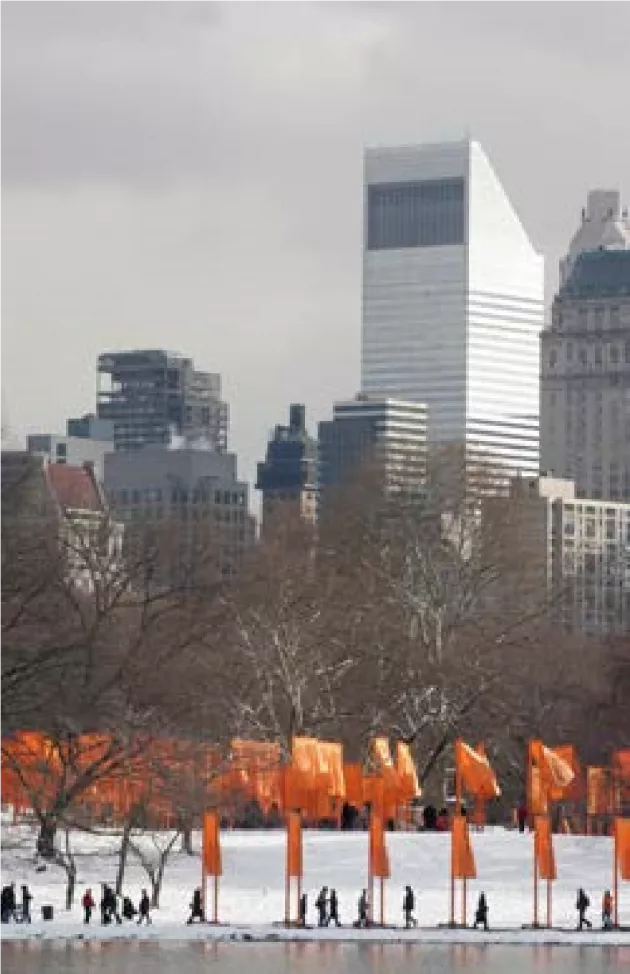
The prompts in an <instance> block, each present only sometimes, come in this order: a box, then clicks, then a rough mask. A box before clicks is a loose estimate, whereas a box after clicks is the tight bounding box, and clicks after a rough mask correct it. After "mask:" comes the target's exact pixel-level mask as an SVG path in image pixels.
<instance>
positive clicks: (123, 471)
mask: <svg viewBox="0 0 630 974" xmlns="http://www.w3.org/2000/svg"><path fill="white" fill-rule="evenodd" d="M105 490H106V493H107V497H108V499H109V502H110V504H111V507H112V509H113V510H115V512H116V517H117V518H118V519H119V520H120V521H122V523H123V524H124V525H125V528H126V540H127V544H128V550H131V549H132V548H133V549H134V551H135V552H136V555H137V552H138V551H139V550H140V548H139V546H141V545H143V544H144V543H145V541H146V539H147V538H159V539H160V545H161V547H162V548H163V550H164V564H162V565H161V567H160V572H161V577H160V582H161V583H163V584H180V583H182V584H183V581H184V580H185V579H186V578H187V577H190V576H191V574H192V573H194V572H195V571H197V570H203V569H205V568H206V567H208V568H210V567H211V568H212V570H216V572H217V573H218V574H220V576H221V577H222V578H224V579H230V578H233V577H234V576H235V575H236V574H237V573H238V570H239V568H240V567H241V565H242V562H243V559H244V558H245V555H246V554H247V552H248V551H249V549H250V548H251V546H252V544H253V543H254V540H255V521H254V519H253V517H252V516H251V514H250V512H249V486H248V484H246V483H244V482H242V481H239V480H238V478H237V470H236V457H235V456H234V454H231V453H215V452H212V451H209V450H194V449H190V448H184V449H173V450H168V449H164V448H163V447H160V446H147V447H145V448H144V450H143V451H142V462H139V457H138V455H137V454H136V453H133V452H130V451H126V450H119V451H117V452H115V453H109V454H108V455H107V456H106V458H105Z"/></svg>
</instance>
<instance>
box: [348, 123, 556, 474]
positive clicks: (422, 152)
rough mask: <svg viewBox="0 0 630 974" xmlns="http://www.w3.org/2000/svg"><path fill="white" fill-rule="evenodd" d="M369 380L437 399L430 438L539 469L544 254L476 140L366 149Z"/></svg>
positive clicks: (394, 392)
mask: <svg viewBox="0 0 630 974" xmlns="http://www.w3.org/2000/svg"><path fill="white" fill-rule="evenodd" d="M364 193H365V195H364V245H363V334H362V354H361V371H362V379H361V387H362V391H363V392H364V393H366V394H367V395H369V396H380V397H392V398H394V399H399V400H407V401H408V400H416V401H420V402H424V403H426V405H427V407H428V434H429V441H430V442H433V443H453V442H455V443H459V444H461V445H465V446H466V447H467V450H468V452H469V454H474V455H476V454H479V455H480V456H481V457H485V458H487V459H488V460H489V461H491V462H492V464H493V465H495V464H497V463H499V464H501V465H502V466H504V467H505V468H506V470H507V471H510V472H521V473H523V474H536V473H537V472H538V466H539V441H538V410H539V378H538V372H539V365H538V363H539V336H540V331H541V329H542V326H543V320H544V280H543V277H544V267H543V258H542V257H541V256H540V255H539V254H537V253H536V251H535V250H534V247H533V246H532V244H531V242H530V240H529V238H528V236H527V234H526V232H525V230H524V229H523V226H522V225H521V222H520V220H519V218H518V216H517V215H516V213H515V211H514V208H513V207H512V204H511V203H510V200H509V199H508V197H507V195H506V193H505V191H504V189H503V187H502V186H501V184H500V182H499V180H498V178H497V176H496V175H495V173H494V171H493V169H492V167H491V165H490V163H489V161H488V159H487V158H486V156H485V154H484V152H483V150H482V149H481V147H480V146H479V145H478V144H477V143H476V142H471V141H468V140H465V141H462V142H453V143H444V144H438V145H421V146H408V147H402V148H374V149H368V150H367V151H366V154H365V187H364Z"/></svg>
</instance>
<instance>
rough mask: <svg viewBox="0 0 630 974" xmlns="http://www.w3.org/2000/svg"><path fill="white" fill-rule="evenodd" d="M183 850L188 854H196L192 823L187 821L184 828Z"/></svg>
mask: <svg viewBox="0 0 630 974" xmlns="http://www.w3.org/2000/svg"><path fill="white" fill-rule="evenodd" d="M182 852H185V853H187V855H189V856H192V855H194V852H193V847H192V825H190V824H189V823H187V824H186V825H184V826H183V829H182Z"/></svg>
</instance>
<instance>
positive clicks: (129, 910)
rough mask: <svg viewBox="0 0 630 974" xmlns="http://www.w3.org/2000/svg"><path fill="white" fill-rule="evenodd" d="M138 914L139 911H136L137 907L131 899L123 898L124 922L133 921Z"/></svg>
mask: <svg viewBox="0 0 630 974" xmlns="http://www.w3.org/2000/svg"><path fill="white" fill-rule="evenodd" d="M137 912H138V911H137V910H136V908H135V906H134V905H133V903H132V902H131V899H130V898H129V897H128V896H123V904H122V915H123V920H133V918H134V917H135V915H136V913H137Z"/></svg>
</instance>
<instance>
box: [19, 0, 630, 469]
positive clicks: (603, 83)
mask: <svg viewBox="0 0 630 974" xmlns="http://www.w3.org/2000/svg"><path fill="white" fill-rule="evenodd" d="M629 37H630V6H629V5H628V4H625V3H605V2H597V3H549V2H546V3H481V4H477V3H464V4H460V3H437V4H436V3H403V4H398V3H379V2H374V3H348V4H344V3H341V4H336V3H323V4H311V3H255V4H250V3H230V4H225V5H224V4H213V3H204V2H201V3H193V4H188V3H133V2H126V3H54V2H52V3H43V4H40V3H19V2H11V3H3V4H2V184H3V196H2V244H3V246H2V311H3V343H2V345H3V347H2V352H3V357H2V381H3V393H2V401H3V407H4V423H5V424H6V423H8V424H9V426H10V428H11V431H12V433H13V434H14V436H16V437H18V438H21V437H23V436H24V434H25V433H26V432H29V431H35V430H42V431H47V432H48V431H50V432H55V431H58V432H62V431H63V429H64V424H65V419H66V417H67V416H72V415H79V414H81V413H83V412H85V411H88V410H90V409H93V408H94V390H95V381H96V380H95V360H96V357H97V355H98V353H99V352H100V351H102V350H105V349H111V348H130V347H167V348H172V349H175V350H178V351H181V352H184V353H187V354H189V355H192V356H193V357H194V359H195V362H196V364H197V367H198V368H201V369H207V370H210V371H219V372H221V373H222V374H223V379H224V391H225V396H226V398H227V399H228V401H229V403H230V409H231V416H232V423H231V437H230V442H231V446H232V448H233V449H235V450H236V451H237V452H238V454H239V461H240V470H241V472H242V473H244V474H245V475H246V476H247V477H252V476H253V475H254V464H255V461H256V460H257V459H260V458H261V456H262V454H263V451H264V448H265V441H266V436H267V433H268V431H269V429H270V428H271V427H272V426H273V425H274V424H275V423H277V422H282V421H284V420H285V419H286V416H287V410H288V404H289V402H291V401H303V402H305V403H306V404H307V416H308V418H309V419H310V424H311V426H312V427H313V428H314V426H315V421H316V420H317V419H320V418H323V417H324V416H326V415H328V414H329V413H330V411H331V408H332V407H331V404H332V401H333V400H334V399H338V398H348V397H350V396H352V395H353V394H354V392H355V391H356V389H357V386H358V381H359V341H360V270H361V259H360V258H361V179H362V147H363V145H364V144H366V143H367V144H375V143H392V144H397V143H409V142H423V141H439V140H443V139H449V138H460V137H462V136H463V135H465V134H466V133H469V134H471V135H472V136H473V137H475V138H477V139H478V140H479V141H480V142H481V143H482V145H483V146H484V148H485V150H486V152H487V153H488V155H489V157H490V159H491V161H492V163H493V165H494V168H495V170H496V171H497V173H498V175H499V177H500V179H501V180H502V182H503V184H504V186H505V188H506V190H507V192H508V194H509V195H510V197H511V199H512V201H513V202H514V204H515V206H516V208H517V210H518V212H519V214H520V216H521V219H522V221H523V223H524V225H525V227H526V229H527V231H528V232H529V234H530V236H531V237H532V239H533V241H534V243H535V245H536V246H537V248H538V249H539V250H540V251H541V252H542V253H543V254H544V255H545V256H546V258H547V261H548V273H547V282H548V286H549V288H552V287H553V286H554V284H555V279H556V265H557V261H558V258H559V256H560V254H561V253H562V251H563V249H564V248H565V247H566V244H567V242H568V239H569V238H570V236H571V234H572V233H573V231H574V229H575V228H576V226H577V221H578V220H579V214H580V209H581V207H582V205H583V204H584V202H585V198H586V193H587V191H588V189H589V188H593V187H595V186H610V187H620V188H622V190H623V189H624V188H625V190H626V197H625V198H626V199H627V198H628V196H629V195H630V185H629V183H630V126H629V125H628V38H629ZM624 184H625V185H624Z"/></svg>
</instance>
